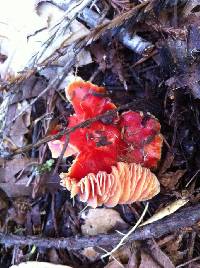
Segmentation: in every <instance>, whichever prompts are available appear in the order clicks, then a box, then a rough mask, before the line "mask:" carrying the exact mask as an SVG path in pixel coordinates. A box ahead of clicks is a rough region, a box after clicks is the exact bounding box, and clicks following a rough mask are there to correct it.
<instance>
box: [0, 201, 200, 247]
mask: <svg viewBox="0 0 200 268" xmlns="http://www.w3.org/2000/svg"><path fill="white" fill-rule="evenodd" d="M199 221H200V204H198V205H195V206H190V207H187V208H184V209H182V210H181V211H180V212H177V213H174V214H172V215H170V216H169V217H166V218H164V219H162V220H160V221H157V222H154V223H152V224H149V225H146V226H144V227H139V228H138V229H136V230H135V232H134V233H132V234H131V235H130V236H129V238H128V242H129V243H130V242H132V241H135V240H146V239H150V238H158V237H161V236H163V235H167V234H169V233H171V232H174V231H178V230H179V229H180V228H186V227H191V226H193V225H195V224H196V223H197V222H199ZM120 240H121V236H120V235H119V234H118V233H117V232H116V233H114V234H101V235H97V236H82V237H78V236H73V237H62V238H41V237H37V236H19V235H11V234H3V233H0V243H1V244H4V245H6V246H14V245H17V246H24V245H29V246H30V245H35V246H36V247H43V248H53V247H55V248H59V249H60V248H67V249H68V250H80V249H81V248H86V247H95V246H96V247H103V248H105V247H107V246H112V247H114V246H115V245H117V244H118V243H119V242H120Z"/></svg>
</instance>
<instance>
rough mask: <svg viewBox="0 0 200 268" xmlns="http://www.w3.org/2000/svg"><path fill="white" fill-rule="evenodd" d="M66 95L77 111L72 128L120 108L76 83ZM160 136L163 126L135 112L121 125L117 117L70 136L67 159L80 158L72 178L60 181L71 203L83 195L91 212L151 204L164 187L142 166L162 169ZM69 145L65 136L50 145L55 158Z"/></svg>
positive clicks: (93, 88) (97, 91)
mask: <svg viewBox="0 0 200 268" xmlns="http://www.w3.org/2000/svg"><path fill="white" fill-rule="evenodd" d="M66 95H67V96H68V98H70V101H71V103H72V105H73V107H74V110H75V114H74V115H72V116H71V117H70V118H69V125H68V127H69V128H70V127H73V126H75V125H76V124H78V123H80V122H82V121H84V120H86V119H88V118H91V117H94V116H96V115H99V114H102V113H104V112H106V111H108V110H112V109H114V108H115V105H114V104H113V103H112V102H111V100H110V99H109V98H107V97H106V96H105V89H104V88H102V87H97V86H95V85H93V84H91V83H90V82H83V81H78V82H74V83H72V84H71V85H70V86H69V87H68V89H67V90H66ZM159 133H160V124H159V122H158V120H156V119H155V118H153V117H152V116H147V117H144V115H143V114H142V113H138V112H133V111H129V112H126V113H123V114H122V115H121V117H120V119H119V116H114V117H111V118H110V119H109V120H105V121H104V120H98V121H96V122H94V123H92V124H90V125H89V126H88V127H85V128H79V129H77V130H75V131H74V132H72V133H70V137H69V145H68V148H67V150H66V152H65V156H66V157H67V156H70V155H75V156H76V158H75V160H74V161H73V163H72V166H71V167H70V169H69V171H68V173H62V174H61V175H60V176H61V179H62V184H63V185H64V186H65V187H66V188H67V189H68V190H70V191H71V196H72V197H73V196H75V195H76V194H79V197H80V200H81V201H84V202H85V201H87V202H88V204H89V205H91V206H92V207H96V206H98V205H101V204H105V205H107V206H115V205H116V204H125V203H132V202H134V201H142V200H146V199H149V198H152V197H153V196H154V195H156V194H157V193H158V192H159V182H158V180H157V178H156V176H155V175H154V174H153V173H151V171H150V170H149V169H147V168H145V167H142V166H141V165H143V166H146V167H150V168H151V167H156V166H157V162H158V161H159V157H160V152H161V145H162V138H161V135H160V134H159ZM64 142H65V137H64V136H63V137H61V138H60V139H59V140H56V141H51V142H49V143H48V144H49V148H50V150H51V151H52V156H53V157H58V156H59V154H60V152H61V150H62V148H63V144H64ZM158 147H159V148H158ZM137 163H138V164H137ZM139 164H141V165H139Z"/></svg>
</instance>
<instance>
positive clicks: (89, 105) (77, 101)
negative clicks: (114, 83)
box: [65, 80, 116, 120]
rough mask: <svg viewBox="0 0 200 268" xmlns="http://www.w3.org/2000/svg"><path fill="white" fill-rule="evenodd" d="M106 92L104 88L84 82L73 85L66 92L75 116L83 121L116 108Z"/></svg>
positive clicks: (80, 81)
mask: <svg viewBox="0 0 200 268" xmlns="http://www.w3.org/2000/svg"><path fill="white" fill-rule="evenodd" d="M105 92H106V90H105V88H104V87H98V86H96V85H94V84H92V83H90V82H85V81H82V80H79V81H75V82H73V83H71V84H70V85H69V86H68V87H67V88H66V91H65V93H66V96H67V98H68V99H69V101H70V102H71V103H72V105H73V108H74V111H75V114H76V115H77V116H78V117H79V118H82V119H83V120H86V119H88V118H91V117H94V116H97V115H99V114H102V113H105V112H106V111H109V110H112V109H115V108H116V106H115V105H114V104H113V103H112V102H111V100H110V99H109V98H108V97H107V96H106V93H105Z"/></svg>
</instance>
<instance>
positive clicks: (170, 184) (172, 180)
mask: <svg viewBox="0 0 200 268" xmlns="http://www.w3.org/2000/svg"><path fill="white" fill-rule="evenodd" d="M186 171H187V170H186V169H180V170H177V171H175V172H168V173H165V174H163V175H162V176H161V178H160V179H159V181H160V183H161V184H162V186H164V187H165V188H166V189H168V190H174V189H175V186H176V184H177V183H178V182H179V180H180V179H181V178H182V177H183V175H184V174H185V172H186Z"/></svg>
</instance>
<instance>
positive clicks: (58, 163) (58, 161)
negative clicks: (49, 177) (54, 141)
mask: <svg viewBox="0 0 200 268" xmlns="http://www.w3.org/2000/svg"><path fill="white" fill-rule="evenodd" d="M68 143H69V135H66V140H65V143H64V146H63V148H62V151H61V154H60V156H59V158H58V160H57V162H56V166H55V168H54V171H53V175H55V174H56V172H57V171H58V168H59V166H60V163H61V161H62V159H63V156H64V154H65V151H66V149H67V146H68Z"/></svg>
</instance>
